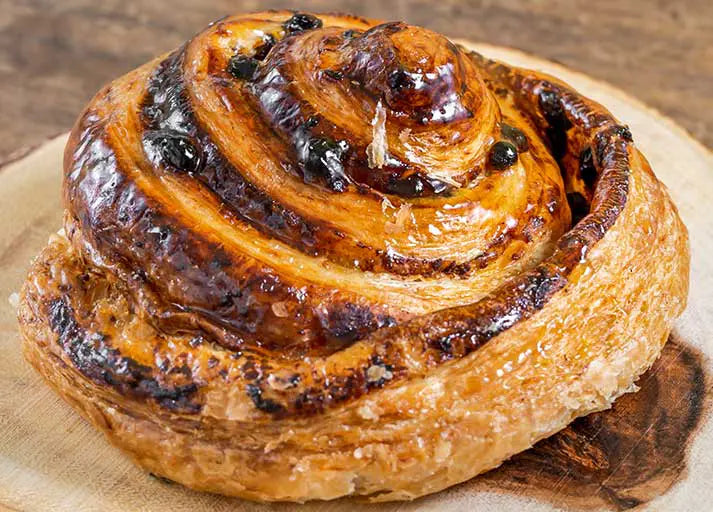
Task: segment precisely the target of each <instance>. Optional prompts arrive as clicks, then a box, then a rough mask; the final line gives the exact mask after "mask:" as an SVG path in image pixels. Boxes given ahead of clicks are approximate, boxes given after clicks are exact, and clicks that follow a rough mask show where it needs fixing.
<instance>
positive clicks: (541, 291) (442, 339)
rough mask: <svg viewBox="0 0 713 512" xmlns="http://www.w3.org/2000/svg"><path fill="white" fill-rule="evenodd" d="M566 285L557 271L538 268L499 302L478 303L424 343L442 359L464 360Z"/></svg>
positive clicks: (520, 279) (518, 282)
mask: <svg viewBox="0 0 713 512" xmlns="http://www.w3.org/2000/svg"><path fill="white" fill-rule="evenodd" d="M566 284H567V278H566V277H565V276H564V275H563V274H562V272H561V271H560V270H559V269H556V268H552V267H550V268H538V269H535V270H533V271H530V272H528V273H527V274H525V275H523V276H521V277H519V278H517V279H516V285H515V287H514V289H511V290H508V292H507V295H505V296H503V295H502V291H501V294H500V296H499V298H498V300H496V301H492V302H490V303H488V302H485V303H478V304H476V305H474V306H473V307H472V308H471V309H472V311H471V313H472V315H471V316H468V317H465V318H464V319H463V320H461V321H460V322H458V323H457V324H456V325H455V326H453V327H452V328H451V329H449V330H450V331H451V332H448V333H446V334H442V330H434V334H433V335H430V334H426V335H425V343H426V344H427V345H428V346H430V347H431V348H432V349H434V350H436V351H437V352H440V353H441V354H442V357H441V359H442V360H448V359H451V358H454V357H464V356H466V355H467V354H469V353H471V352H473V351H474V350H477V349H478V348H479V347H480V346H482V345H483V344H484V343H486V342H487V341H489V340H490V339H492V338H494V337H495V336H497V335H498V334H500V333H502V332H504V331H506V330H507V329H509V328H510V327H512V326H513V325H515V324H516V323H517V322H519V321H521V320H523V319H526V318H529V317H530V316H532V315H533V314H534V313H536V312H537V311H539V310H541V309H542V308H543V307H544V305H545V304H546V303H547V301H548V300H549V298H550V297H552V295H554V294H555V293H556V292H557V291H559V290H561V289H562V288H563V287H564V286H565V285H566Z"/></svg>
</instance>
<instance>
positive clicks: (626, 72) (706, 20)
mask: <svg viewBox="0 0 713 512" xmlns="http://www.w3.org/2000/svg"><path fill="white" fill-rule="evenodd" d="M267 8H292V9H298V8H299V9H304V10H314V11H346V12H353V13H355V14H361V15H363V16H370V17H374V18H381V19H387V20H394V19H402V20H406V21H408V22H410V23H414V24H418V25H423V26H426V27H428V28H431V29H434V30H438V31H440V32H442V33H444V34H447V35H449V36H452V37H461V38H467V39H470V40H473V41H483V42H487V43H491V44H496V45H500V46H509V47H513V48H518V49H521V50H524V51H526V52H528V53H532V54H535V55H539V56H541V57H544V58H547V59H549V60H553V61H557V62H561V63H563V64H565V65H567V66H568V67H570V68H572V69H576V70H579V71H583V72H585V73H587V74H589V75H590V76H592V77H594V78H598V79H602V80H605V81H607V82H609V83H611V84H614V85H616V86H618V87H620V88H621V89H623V90H624V91H626V92H628V93H630V94H631V95H632V96H634V97H637V98H639V99H641V100H643V101H644V102H646V103H647V104H649V105H651V106H653V107H655V108H657V109H659V110H661V111H662V112H663V113H664V114H666V115H668V116H669V117H671V118H673V119H674V120H676V121H677V122H678V123H679V124H680V125H681V126H683V127H684V128H686V129H687V130H689V131H690V132H691V133H692V134H693V135H694V136H695V137H697V138H698V139H699V140H701V141H702V142H703V143H704V144H706V145H708V147H710V148H713V93H712V91H713V1H711V0H677V1H675V2H669V1H666V0H655V1H650V0H625V1H622V0H598V1H596V2H592V1H591V0H574V1H568V0H539V1H529V2H526V1H516V0H501V1H494V0H478V1H464V0H437V1H432V0H397V1H390V0H300V1H299V2H291V1H284V0H270V1H267V2H265V1H260V0H207V1H200V2H196V1H193V0H152V1H150V2H149V1H145V0H102V1H101V2H97V1H96V0H0V135H2V136H0V163H2V162H3V161H7V160H8V159H11V158H13V157H17V155H19V154H22V152H23V151H25V148H27V147H29V146H34V145H36V144H38V143H39V142H42V141H43V140H45V139H46V138H47V137H49V136H52V135H56V134H58V133H61V132H63V131H66V130H68V129H69V128H70V127H71V125H72V123H73V122H74V119H75V118H76V116H77V113H78V112H79V111H80V109H81V108H82V107H83V106H84V104H85V103H86V102H87V101H88V100H89V98H90V97H91V96H92V95H93V94H94V93H95V92H96V91H97V90H98V89H99V87H100V86H101V85H102V84H103V83H105V82H107V81H109V80H110V79H112V78H115V77H117V76H119V75H122V74H123V73H125V72H127V71H129V70H130V69H132V68H134V67H136V66H138V65H139V64H142V63H144V62H146V61H147V60H149V59H150V58H151V57H154V56H156V55H158V54H159V53H162V52H165V51H167V50H170V49H171V48H173V47H175V46H177V45H179V44H180V43H182V42H183V41H184V40H185V39H187V38H188V37H190V36H191V34H193V33H195V32H197V31H198V30H199V29H200V28H201V27H203V26H204V25H206V24H207V23H208V22H210V21H212V20H215V19H217V18H219V17H220V16H223V15H225V14H229V13H235V12H242V11H254V10H260V9H267Z"/></svg>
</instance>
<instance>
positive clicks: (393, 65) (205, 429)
mask: <svg viewBox="0 0 713 512" xmlns="http://www.w3.org/2000/svg"><path fill="white" fill-rule="evenodd" d="M64 204H65V207H66V216H65V227H64V232H63V233H62V232H61V233H60V234H58V235H56V236H53V238H52V239H51V241H50V243H49V245H48V246H47V248H46V249H45V250H44V251H43V252H42V253H41V255H40V256H39V257H38V258H37V260H36V261H35V262H34V264H33V266H32V269H31V271H30V276H29V278H28V280H27V282H26V284H25V286H24V289H23V293H22V301H21V306H20V311H19V320H20V324H21V328H22V331H23V333H24V336H25V342H24V351H25V354H26V357H27V359H28V360H29V361H30V362H31V363H32V364H33V365H34V366H35V367H36V368H37V369H38V370H39V371H40V372H41V373H42V375H44V377H45V378H46V379H47V380H48V381H49V383H50V384H51V385H52V386H53V387H54V388H55V389H56V390H57V391H58V392H59V393H60V394H61V395H62V396H63V397H64V398H65V399H66V400H67V401H68V402H69V403H71V404H72V405H73V406H74V407H75V408H76V409H77V410H78V411H79V412H80V413H82V414H83V415H84V416H85V417H86V418H88V419H89V421H91V422H92V423H93V424H94V425H95V426H97V427H98V428H99V429H101V430H103V431H104V432H105V433H106V434H107V436H108V438H109V439H110V441H111V442H112V443H114V444H116V445H117V446H119V447H120V448H122V449H123V450H124V451H126V452H127V453H128V454H129V455H130V456H131V457H132V458H133V459H134V460H135V461H136V462H137V463H138V464H139V465H141V466H142V467H144V468H146V469H148V470H149V471H151V472H153V473H155V474H158V475H162V476H164V477H166V478H169V479H172V480H175V481H178V482H181V483H183V484H185V485H187V486H190V487H193V488H196V489H203V490H209V491H214V492H219V493H224V494H228V495H235V496H241V497H246V498H250V499H256V500H296V501H304V500H310V499H330V498H336V497H340V496H345V495H352V494H357V495H369V496H370V497H371V498H372V499H376V500H391V499H411V498H414V497H417V496H421V495H424V494H427V493H431V492H434V491H438V490H440V489H443V488H444V487H446V486H449V485H452V484H454V483H457V482H460V481H463V480H465V479H468V478H471V477H472V476H474V475H476V474H478V473H480V472H483V471H485V470H488V469H490V468H493V467H495V466H497V465H498V464H500V463H501V462H502V461H503V460H504V459H506V458H507V457H509V456H511V455H513V454H515V453H517V452H519V451H521V450H524V449H526V448H528V447H530V446H531V445H532V444H533V443H535V442H536V441H537V440H539V439H542V438H543V437H545V436H548V435H550V434H552V433H554V432H556V431H558V430H559V429H561V428H563V427H564V426H566V425H567V424H568V423H569V422H570V421H571V420H572V419H574V418H575V417H577V416H580V415H584V414H588V413H590V412H592V411H596V410H600V409H603V408H606V407H608V406H609V405H610V404H611V402H612V400H614V399H615V398H616V397H617V396H618V395H620V394H621V393H623V392H626V391H630V390H632V389H633V388H634V385H633V383H634V381H635V380H636V378H637V376H639V375H640V374H641V373H642V372H643V371H645V370H646V369H647V368H648V367H649V366H650V365H651V363H652V362H653V361H654V360H655V358H656V357H657V356H658V354H659V352H660V350H661V348H662V345H663V343H664V341H665V339H666V337H667V334H668V333H669V331H670V329H671V326H672V323H673V321H674V319H675V318H676V317H677V316H678V315H679V314H680V313H681V311H682V310H683V308H684V306H685V300H686V295H687V288H688V242H687V235H686V230H685V228H684V226H683V225H682V223H681V221H680V219H679V217H678V215H677V212H676V209H675V207H674V206H673V205H672V203H671V201H670V199H669V197H668V195H667V193H666V191H665V189H664V187H663V186H662V185H661V184H660V183H659V182H658V181H657V180H656V178H655V177H654V175H653V174H652V172H651V170H650V168H649V166H648V164H647V162H646V160H645V159H644V157H643V156H642V155H641V153H640V152H639V151H638V150H637V149H636V147H635V145H634V143H633V142H632V135H631V133H630V131H629V130H628V129H627V128H626V127H625V126H623V125H621V124H619V123H618V122H617V120H616V119H614V118H613V117H612V116H611V114H609V112H607V111H606V110H605V109H604V108H602V107H601V106H600V105H598V104H596V103H594V102H593V101H591V100H588V99H587V98H584V97H583V96H581V95H579V94H578V93H577V92H575V91H574V90H572V89H571V88H569V87H568V86H567V85H565V84H563V83H561V82H559V81H558V80H556V79H554V78H552V77H548V76H544V75H542V74H540V73H536V72H532V71H527V70H523V69H518V68H513V67H509V66H507V65H505V64H502V63H499V62H494V61H491V60H488V59H486V58H484V57H483V56H481V55H479V54H477V53H473V52H469V51H467V50H466V49H465V48H463V47H460V46H458V45H455V44H453V43H452V42H450V41H449V40H448V39H446V38H445V37H443V36H441V35H439V34H436V33H433V32H431V31H429V30H426V29H423V28H419V27H413V26H409V25H406V24H404V23H385V24H379V22H375V21H371V20H366V19H362V18H358V17H354V16H346V15H311V14H305V13H294V12H285V11H271V12H263V13H257V14H248V15H243V16H233V17H227V18H225V19H222V20H220V21H218V22H216V23H214V24H212V25H210V26H209V27H208V28H207V29H205V30H204V31H203V32H201V33H200V34H198V35H197V36H195V37H194V38H193V39H191V40H190V41H188V42H187V43H186V44H184V45H183V46H182V47H180V48H179V49H177V50H176V51H174V52H172V53H170V54H168V55H165V56H162V57H160V58H158V59H156V60H154V61H152V62H149V63H148V64H146V65H144V66H142V67H140V68H138V69H136V70H135V71H132V72H130V73H129V74H127V75H125V76H124V77H122V78H119V79H118V80H116V81H114V82H112V83H111V84H109V85H108V86H106V87H105V88H103V89H102V90H101V91H100V92H99V93H98V94H97V95H96V97H95V98H94V99H93V100H92V101H91V103H90V104H89V105H88V107H87V108H86V110H85V112H84V113H83V114H82V115H81V117H80V118H79V120H78V121H77V124H76V126H75V128H74V130H73V132H72V135H71V137H70V140H69V143H68V145H67V149H66V153H65V161H64Z"/></svg>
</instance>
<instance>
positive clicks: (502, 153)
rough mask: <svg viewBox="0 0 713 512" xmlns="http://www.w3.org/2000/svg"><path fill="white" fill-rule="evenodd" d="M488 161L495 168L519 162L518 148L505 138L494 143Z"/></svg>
mask: <svg viewBox="0 0 713 512" xmlns="http://www.w3.org/2000/svg"><path fill="white" fill-rule="evenodd" d="M488 161H489V162H490V165H491V167H492V168H493V169H497V170H499V171H501V170H503V169H507V168H508V167H510V166H511V165H514V164H515V162H517V148H516V147H515V146H513V145H512V144H510V143H509V142H505V141H504V140H501V141H498V142H496V143H495V144H493V147H492V148H491V150H490V157H489V158H488Z"/></svg>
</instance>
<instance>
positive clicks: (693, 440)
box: [0, 45, 713, 512]
mask: <svg viewBox="0 0 713 512" xmlns="http://www.w3.org/2000/svg"><path fill="white" fill-rule="evenodd" d="M477 49H478V50H480V51H482V52H483V53H484V54H486V55H488V56H491V57H495V58H500V59H502V60H505V61H508V62H510V63H512V64H516V65H522V66H526V67H531V68H537V69H541V70H543V71H545V72H549V73H551V74H554V75H556V76H558V77H560V78H562V79H564V80H566V81H568V82H569V83H571V84H572V85H573V86H574V87H575V88H577V89H578V90H580V91H581V92H582V93H584V94H586V95H588V96H590V97H592V98H594V99H596V100H598V101H600V102H601V103H603V104H605V105H607V107H608V108H610V109H611V110H612V112H613V113H614V114H615V115H616V116H617V117H618V118H619V119H621V120H622V121H623V122H625V123H627V124H629V125H630V127H631V129H632V132H633V133H634V137H635V140H636V143H637V145H638V146H639V147H640V148H641V149H642V150H643V151H644V153H645V154H646V155H647V157H648V159H649V160H650V162H651V164H652V167H653V168H654V170H655V171H656V173H657V175H658V176H659V178H661V179H662V180H663V181H664V183H666V184H667V185H668V186H669V188H670V190H671V194H672V197H673V199H674V201H675V202H676V204H678V206H679V209H680V212H681V216H682V218H683V220H684V222H685V223H686V224H687V226H688V228H689V231H690V235H691V250H692V261H691V293H690V298H689V307H688V309H687V310H686V312H685V313H684V315H683V316H682V317H681V319H680V321H679V322H678V324H677V325H676V329H675V334H674V336H673V337H672V339H671V341H670V342H669V344H668V345H667V346H666V349H665V351H664V354H663V355H662V357H661V358H660V359H659V361H658V362H657V363H656V365H655V366H654V367H653V368H652V369H651V370H650V371H649V372H648V373H647V374H646V375H644V376H643V377H642V378H641V379H640V380H639V383H638V384H639V386H640V387H641V391H639V392H638V393H636V394H634V395H627V396H625V397H622V398H621V399H619V400H618V401H617V402H616V404H615V406H614V408H613V409H611V410H610V411H605V412H603V413H598V414H595V415H591V416H588V417H586V418H583V419H581V420H578V421H576V422H574V423H573V424H572V425H571V426H570V427H568V428H567V429H566V430H564V431H562V432H561V433H559V434H557V435H556V436H553V437H552V438H550V439H547V440H545V441H543V442H541V443H538V445H537V446H536V447H535V448H534V449H532V450H529V451H527V452H524V453H523V454H520V455H518V456H516V457H514V458H513V459H512V460H511V461H509V462H507V463H506V464H504V465H503V466H502V467H501V468H499V469H497V470H495V471H493V472H490V473H487V474H485V475H482V476H480V477H477V478H474V479H472V480H470V481H468V482H465V483H463V484H461V485H458V486H455V487H453V488H451V489H448V490H446V491H444V492H441V493H438V494H435V495H432V496H429V497H426V498H423V499H420V500H417V501H414V502H411V503H395V504H384V505H380V506H375V505H363V504H359V503H356V502H354V501H352V500H339V501H336V502H326V503H310V504H308V505H305V506H304V507H302V508H300V510H309V511H313V510H319V511H335V510H342V509H345V508H349V509H358V510H370V511H371V510H378V511H379V512H381V511H396V510H398V511H401V512H403V511H409V510H419V509H424V510H437V511H457V510H458V511H460V510H505V511H507V510H513V511H517V512H524V511H544V510H563V509H566V510H571V509H579V510H598V509H610V510H611V509H613V510H623V509H628V508H632V507H639V508H646V509H652V510H663V511H684V510H691V511H697V510H709V509H710V503H711V502H712V501H713V487H711V485H710V482H711V481H712V480H713V464H711V455H710V454H711V453H713V421H710V419H709V416H710V415H709V413H710V404H711V401H712V399H713V380H712V379H711V374H713V368H712V367H711V358H712V357H713V337H711V334H710V333H711V330H712V328H713V291H712V290H713V260H711V259H710V258H709V255H710V253H711V251H712V250H713V217H711V215H710V212H709V210H710V206H709V205H710V203H711V200H712V199H713V181H711V171H712V170H713V156H712V155H711V153H710V152H708V151H707V150H706V149H705V148H704V147H703V146H701V145H700V144H699V143H697V142H696V141H695V140H693V139H691V138H690V137H689V136H688V135H687V134H686V133H685V132H684V131H683V130H681V129H680V128H678V127H677V126H676V125H675V124H673V123H672V122H671V121H669V120H667V119H665V118H662V117H661V116H660V115H658V114H657V113H656V112H654V111H652V110H650V109H648V108H647V107H645V106H644V105H642V104H641V103H639V102H637V101H636V100H634V99H632V98H630V97H628V96H626V95H624V94H623V93H621V92H619V91H617V90H616V89H613V88H611V87H610V86H608V85H606V84H603V83H601V82H597V81H593V80H591V79H589V78H587V77H586V76H584V75H581V74H578V73H574V72H571V71H568V70H566V69H564V68H562V67H560V66H557V65H555V64H551V63H547V62H544V61H541V60H538V59H535V58H533V57H531V56H528V55H525V54H521V53H518V52H513V51H509V50H503V49H499V48H495V47H488V46H482V45H481V46H478V47H477ZM65 140H66V139H65V137H64V136H62V137H59V138H57V139H53V140H52V141H50V142H49V143H47V144H44V145H42V146H41V147H40V148H39V149H37V150H36V151H34V152H32V153H31V154H29V155H27V156H26V157H24V158H22V159H19V160H17V161H16V162H14V163H12V164H10V165H7V166H5V167H3V168H2V169H0V204H2V205H3V208H2V210H0V354H2V357H0V389H2V393H0V510H4V509H3V507H5V508H7V509H9V510H23V511H25V510H26V511H34V510H38V511H42V510H57V511H63V510H66V511H72V512H74V511H90V510H91V511H93V510H103V511H129V510H152V511H154V510H171V511H183V510H185V511H202V510H225V511H227V510H231V511H238V512H242V511H249V510H294V509H297V508H298V507H297V506H294V505H289V504H281V505H271V506H268V505H265V506H263V505H256V504H253V503H248V502H244V501H240V500H236V499H228V498H222V497H219V496H215V495H209V494H202V493H197V492H192V491H189V490H187V489H185V488H183V487H181V486H179V485H176V484H172V483H170V482H165V481H163V480H159V479H157V478H154V477H151V476H150V475H148V474H146V473H145V472H143V471H142V470H140V469H139V468H137V467H135V466H134V465H133V464H131V462H130V461H129V460H128V459H127V458H126V457H124V456H123V455H122V454H121V453H120V452H119V451H118V450H116V449H114V448H113V447H111V446H110V445H109V444H108V443H107V442H106V441H105V440H104V439H103V438H102V436H101V435H100V434H99V433H98V432H96V431H95V430H93V429H92V428H91V427H90V426H89V425H88V424H87V423H86V422H84V421H83V420H81V418H79V416H78V415H77V414H75V413H74V411H73V410H72V409H71V408H70V407H69V406H68V405H66V404H65V403H63V402H62V401H61V400H60V399H59V398H58V397H57V396H56V395H55V394H54V393H53V392H52V391H51V390H50V389H49V388H48V387H47V386H46V385H45V384H44V383H43V382H42V380H41V378H40V377H39V375H38V374H36V373H35V372H34V371H33V370H32V369H31V368H30V367H29V365H27V364H26V363H25V362H24V361H23V360H22V356H21V352H20V340H19V334H18V331H17V324H16V319H15V312H14V309H13V307H12V305H11V303H10V301H8V300H7V297H9V296H10V295H11V294H12V293H13V292H14V291H16V290H18V289H19V287H20V284H21V282H22V280H23V279H24V276H25V273H26V270H27V267H28V263H29V260H30V258H31V257H32V256H34V255H35V254H37V252H38V251H39V249H40V248H41V247H42V246H43V245H44V244H45V243H46V240H47V238H48V236H49V235H50V234H51V233H52V232H53V231H55V230H56V229H58V228H59V227H60V224H61V210H62V208H61V204H60V197H59V196H60V195H59V184H60V176H61V170H60V167H61V158H62V149H63V146H64V142H65Z"/></svg>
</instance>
